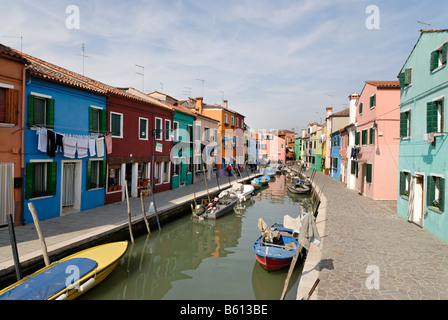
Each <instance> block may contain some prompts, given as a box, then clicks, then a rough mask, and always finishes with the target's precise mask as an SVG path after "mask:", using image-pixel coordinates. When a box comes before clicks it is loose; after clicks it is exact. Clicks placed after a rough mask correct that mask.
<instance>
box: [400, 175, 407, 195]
mask: <svg viewBox="0 0 448 320" xmlns="http://www.w3.org/2000/svg"><path fill="white" fill-rule="evenodd" d="M405 190H406V173H404V172H403V171H400V196H402V195H404V191H405Z"/></svg>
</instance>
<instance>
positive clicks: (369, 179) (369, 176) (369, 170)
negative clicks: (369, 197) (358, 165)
mask: <svg viewBox="0 0 448 320" xmlns="http://www.w3.org/2000/svg"><path fill="white" fill-rule="evenodd" d="M366 181H367V182H368V183H372V164H371V163H368V164H367V172H366Z"/></svg>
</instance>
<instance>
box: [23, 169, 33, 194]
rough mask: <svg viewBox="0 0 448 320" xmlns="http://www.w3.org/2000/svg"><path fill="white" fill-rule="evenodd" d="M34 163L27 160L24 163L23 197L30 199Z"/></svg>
mask: <svg viewBox="0 0 448 320" xmlns="http://www.w3.org/2000/svg"><path fill="white" fill-rule="evenodd" d="M33 182H34V163H31V162H28V163H27V164H26V186H25V198H26V199H31V198H32V197H33V193H34V190H33V189H34V187H33V186H34V183H33Z"/></svg>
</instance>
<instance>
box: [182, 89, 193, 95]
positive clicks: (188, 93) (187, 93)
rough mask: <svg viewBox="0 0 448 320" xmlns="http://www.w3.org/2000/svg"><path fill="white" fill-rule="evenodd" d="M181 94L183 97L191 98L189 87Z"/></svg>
mask: <svg viewBox="0 0 448 320" xmlns="http://www.w3.org/2000/svg"><path fill="white" fill-rule="evenodd" d="M182 94H183V95H184V96H188V97H190V96H191V88H190V87H184V90H183V91H182Z"/></svg>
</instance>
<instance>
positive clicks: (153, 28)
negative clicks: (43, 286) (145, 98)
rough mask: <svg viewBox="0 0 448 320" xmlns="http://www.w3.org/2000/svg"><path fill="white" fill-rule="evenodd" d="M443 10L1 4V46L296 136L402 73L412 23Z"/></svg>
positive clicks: (325, 2)
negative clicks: (194, 100)
mask: <svg viewBox="0 0 448 320" xmlns="http://www.w3.org/2000/svg"><path fill="white" fill-rule="evenodd" d="M372 5H373V6H374V8H373V9H374V10H373V11H372V7H371V6H372ZM73 8H75V10H74V9H73ZM446 8H447V7H446V1H442V0H408V1H405V0H393V1H390V0H389V1H383V0H381V1H372V0H275V1H272V0H225V1H223V0H219V1H218V0H132V1H119V0H108V1H106V0H92V1H86V0H83V1H76V0H70V1H66V0H39V1H37V0H34V1H32V0H1V1H0V30H1V32H0V43H2V44H4V45H7V46H10V47H12V48H15V49H18V50H20V49H21V47H22V50H23V52H24V53H27V54H30V55H32V56H35V57H37V58H40V59H42V60H45V61H48V62H51V63H53V64H56V65H59V66H61V67H64V68H67V69H70V70H72V71H75V72H78V73H80V74H82V73H83V72H84V75H85V76H87V77H90V78H93V79H95V80H98V81H101V82H104V83H107V84H109V85H113V86H117V87H134V88H136V89H138V90H144V91H145V92H147V93H149V92H152V91H162V92H164V93H166V94H168V95H170V96H172V97H174V98H176V99H178V100H182V99H187V98H188V97H200V96H203V97H204V102H205V103H207V104H215V103H217V104H222V100H223V99H226V100H228V106H229V108H230V109H233V110H235V111H237V112H239V113H241V114H243V115H244V116H245V117H246V121H245V122H246V124H247V125H249V126H250V127H251V128H253V129H266V130H269V129H289V130H291V129H293V128H294V129H295V130H296V132H299V133H301V129H302V128H304V127H306V125H307V124H308V123H311V122H319V123H321V122H323V121H325V116H326V111H325V110H326V108H327V107H333V112H337V111H340V110H343V109H344V108H347V107H348V104H349V100H348V96H349V95H350V94H351V93H353V92H357V93H359V94H360V93H361V91H362V89H363V87H364V84H365V81H368V80H397V75H398V73H399V71H400V69H401V67H402V66H403V64H404V63H405V61H406V58H407V57H408V56H409V54H410V52H411V50H412V48H413V47H414V45H415V43H416V42H417V40H418V37H419V35H420V32H419V30H420V29H429V28H431V29H444V28H447V27H448V26H447V25H446V23H445V24H444V23H443V20H444V19H445V20H446V17H447V16H448V15H447V9H446ZM19 37H23V38H22V39H20V38H19ZM83 45H84V47H85V51H84V54H85V55H87V56H88V57H87V58H84V64H83V57H82V56H81V55H82V46H83ZM142 67H143V68H142ZM142 74H143V75H142Z"/></svg>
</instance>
